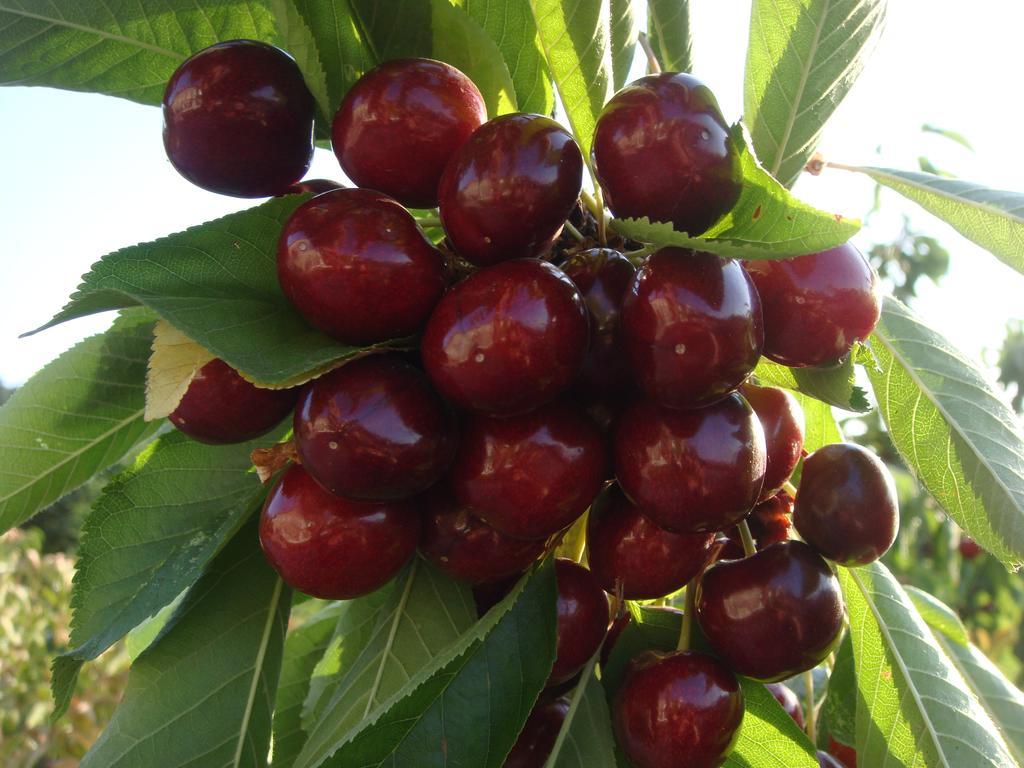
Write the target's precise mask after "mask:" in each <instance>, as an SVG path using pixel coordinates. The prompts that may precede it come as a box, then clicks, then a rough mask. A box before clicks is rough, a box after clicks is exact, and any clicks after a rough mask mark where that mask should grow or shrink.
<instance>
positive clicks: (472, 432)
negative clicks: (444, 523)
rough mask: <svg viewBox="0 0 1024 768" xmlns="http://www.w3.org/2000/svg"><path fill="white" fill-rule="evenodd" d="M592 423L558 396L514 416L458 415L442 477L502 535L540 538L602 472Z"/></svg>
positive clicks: (558, 525) (566, 516) (569, 515)
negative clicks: (455, 443) (456, 440)
mask: <svg viewBox="0 0 1024 768" xmlns="http://www.w3.org/2000/svg"><path fill="white" fill-rule="evenodd" d="M605 457H606V454H605V446H604V440H603V438H602V435H601V431H600V429H599V428H598V427H597V425H596V424H594V423H593V422H592V421H591V420H590V419H589V418H588V417H587V415H586V414H585V413H583V411H581V410H580V409H578V408H576V407H575V406H573V405H570V404H569V403H565V402H561V401H559V402H555V403H551V404H550V405H546V406H544V407H543V408H540V409H538V410H536V411H532V412H531V413H529V414H526V415H524V416H520V417H518V418H515V419H498V418H493V417H487V416H474V417H470V418H468V419H466V421H465V424H464V425H463V429H462V440H461V443H460V445H459V450H458V453H457V454H456V457H455V462H454V463H453V464H452V468H451V472H450V473H449V481H450V482H451V487H452V490H453V491H454V493H455V498H456V499H458V501H459V502H460V503H461V504H463V505H464V506H466V507H468V508H469V509H470V511H472V512H473V513H474V514H476V515H477V516H479V517H481V518H483V520H484V521H486V522H487V523H489V524H490V525H492V526H494V527H495V528H497V529H498V530H499V531H500V532H501V533H503V534H505V535H506V536H512V537H514V538H517V539H546V538H547V537H548V536H550V535H551V534H553V533H556V532H558V531H560V530H562V529H563V528H565V527H567V526H569V525H571V524H572V522H573V521H574V520H576V518H578V517H579V516H580V515H582V514H583V512H584V510H586V508H587V507H588V506H589V505H590V502H591V501H592V500H593V498H594V496H596V495H597V492H598V491H599V490H600V488H601V483H602V482H603V481H604V477H605Z"/></svg>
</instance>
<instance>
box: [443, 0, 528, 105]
mask: <svg viewBox="0 0 1024 768" xmlns="http://www.w3.org/2000/svg"><path fill="white" fill-rule="evenodd" d="M431 9H432V11H433V15H432V21H433V30H434V52H435V58H442V59H443V60H444V61H446V62H447V63H449V64H451V65H452V66H453V67H456V68H458V69H460V70H462V71H463V72H465V73H466V74H467V75H469V79H470V80H472V81H473V82H474V83H476V87H477V88H479V89H480V93H481V94H482V95H483V97H484V103H485V104H486V105H487V114H488V115H489V116H490V117H494V116H495V115H504V114H506V113H507V112H515V111H516V109H517V106H516V91H515V86H514V85H513V84H512V76H511V75H510V74H509V72H508V67H507V66H505V60H504V59H503V58H502V56H501V51H500V50H498V46H497V45H495V44H494V41H493V40H491V38H490V37H488V36H487V33H486V32H484V30H483V29H481V28H480V25H479V24H477V23H476V21H474V20H473V17H472V16H470V15H469V14H468V13H466V12H465V11H463V10H461V9H459V8H455V7H453V6H452V4H451V3H449V2H448V0H431Z"/></svg>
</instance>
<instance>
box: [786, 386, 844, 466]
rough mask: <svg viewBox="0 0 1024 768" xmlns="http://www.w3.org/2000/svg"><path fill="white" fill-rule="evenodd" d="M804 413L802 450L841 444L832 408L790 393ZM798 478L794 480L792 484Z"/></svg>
mask: <svg viewBox="0 0 1024 768" xmlns="http://www.w3.org/2000/svg"><path fill="white" fill-rule="evenodd" d="M791 394H792V395H793V396H794V397H795V398H796V399H797V400H798V401H799V402H800V408H801V409H802V410H803V412H804V450H805V451H807V452H808V453H810V452H811V451H816V450H818V449H819V448H821V447H822V446H823V445H830V444H832V443H841V442H843V433H842V430H840V429H839V423H838V422H837V421H836V417H835V416H834V415H833V414H832V406H830V405H828V404H827V403H823V402H821V400H816V399H814V398H813V397H810V396H808V395H804V394H802V393H800V392H793V393H791ZM798 481H799V478H796V479H794V481H793V482H794V483H796V482H798Z"/></svg>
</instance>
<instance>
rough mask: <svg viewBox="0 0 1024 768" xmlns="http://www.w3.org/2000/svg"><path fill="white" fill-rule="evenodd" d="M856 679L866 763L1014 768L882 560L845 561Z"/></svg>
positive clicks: (860, 746)
mask: <svg viewBox="0 0 1024 768" xmlns="http://www.w3.org/2000/svg"><path fill="white" fill-rule="evenodd" d="M839 580H840V583H841V585H842V588H843V594H844V595H845V597H846V604H847V609H848V611H849V616H850V632H851V634H852V636H853V653H854V659H855V663H856V678H857V689H858V698H857V742H856V745H855V746H856V749H857V760H858V763H863V764H864V765H902V766H917V765H928V766H933V765H934V766H943V768H975V767H980V766H998V767H999V768H1013V767H1014V766H1015V765H1016V763H1015V762H1014V761H1013V759H1012V758H1011V757H1010V754H1009V752H1008V750H1007V747H1006V744H1005V743H1004V742H1003V740H1002V739H1001V738H1000V736H999V733H998V730H997V729H996V727H995V725H994V723H993V722H992V720H991V718H990V717H989V716H988V714H987V713H986V712H985V710H984V709H982V707H981V706H980V705H979V704H978V702H977V700H976V699H975V698H974V697H973V696H972V695H971V694H970V693H969V691H968V688H967V684H966V682H965V681H964V679H963V676H962V675H960V673H959V672H958V671H957V669H956V668H955V667H954V666H953V664H952V663H951V662H950V661H949V658H948V657H947V656H946V655H945V654H944V653H943V652H942V650H941V649H940V648H939V647H937V646H936V643H935V638H934V637H933V635H932V633H931V631H930V630H929V629H928V626H927V625H926V624H925V623H924V621H923V620H922V619H921V616H920V614H918V612H917V610H916V609H915V608H914V605H913V603H912V602H911V601H910V598H909V597H908V596H907V594H906V592H904V591H903V588H902V587H901V586H900V585H899V583H898V582H897V581H896V579H895V578H893V576H892V574H891V573H889V571H888V569H886V567H885V566H884V565H882V564H881V563H877V562H876V563H872V564H871V565H868V566H864V567H863V568H853V569H847V568H840V569H839Z"/></svg>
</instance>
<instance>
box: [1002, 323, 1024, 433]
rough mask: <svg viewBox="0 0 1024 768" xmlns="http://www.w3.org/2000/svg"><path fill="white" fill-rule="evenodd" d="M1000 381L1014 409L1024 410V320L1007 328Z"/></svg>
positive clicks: (1019, 411)
mask: <svg viewBox="0 0 1024 768" xmlns="http://www.w3.org/2000/svg"><path fill="white" fill-rule="evenodd" d="M999 383H1000V384H1002V385H1003V388H1004V389H1006V391H1007V393H1008V394H1009V393H1010V391H1011V390H1012V391H1013V398H1012V400H1011V401H1010V402H1011V404H1012V405H1013V410H1015V411H1016V412H1017V413H1021V412H1022V410H1024V321H1021V320H1014V321H1013V322H1012V323H1010V324H1009V326H1007V328H1006V338H1005V339H1003V348H1002V349H1001V350H1000V351H999Z"/></svg>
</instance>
